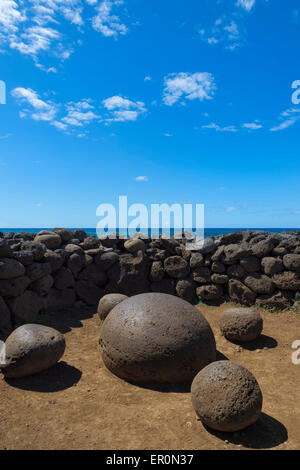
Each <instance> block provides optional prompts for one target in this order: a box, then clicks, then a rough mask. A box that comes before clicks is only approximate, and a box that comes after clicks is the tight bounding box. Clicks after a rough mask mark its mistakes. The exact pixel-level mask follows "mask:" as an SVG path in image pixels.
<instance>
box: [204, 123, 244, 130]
mask: <svg viewBox="0 0 300 470" xmlns="http://www.w3.org/2000/svg"><path fill="white" fill-rule="evenodd" d="M201 127H202V129H213V130H215V131H217V132H237V128H236V126H225V127H221V126H219V125H218V124H216V123H214V122H212V123H211V124H205V125H204V126H201Z"/></svg>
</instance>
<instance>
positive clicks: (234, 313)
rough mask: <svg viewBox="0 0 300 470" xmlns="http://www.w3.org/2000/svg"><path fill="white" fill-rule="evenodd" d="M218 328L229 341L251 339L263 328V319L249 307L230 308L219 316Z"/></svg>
mask: <svg viewBox="0 0 300 470" xmlns="http://www.w3.org/2000/svg"><path fill="white" fill-rule="evenodd" d="M219 326H220V329H221V331H222V333H223V335H224V336H225V338H227V339H229V340H231V341H241V342H247V341H253V340H254V339H256V338H257V337H258V336H259V335H260V334H261V332H262V330H263V319H262V317H261V316H260V314H259V313H258V312H256V310H253V309H251V308H230V309H228V310H225V311H224V312H223V313H222V314H221V315H220V318H219Z"/></svg>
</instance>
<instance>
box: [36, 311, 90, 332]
mask: <svg viewBox="0 0 300 470" xmlns="http://www.w3.org/2000/svg"><path fill="white" fill-rule="evenodd" d="M96 311H97V306H95V305H93V306H91V307H86V308H81V309H78V308H69V309H66V310H62V311H59V312H53V313H45V314H41V315H39V317H38V321H37V322H36V323H40V324H42V325H45V326H51V327H52V328H55V329H56V330H58V331H60V332H61V333H63V334H64V333H68V332H69V331H71V330H72V329H73V328H82V327H83V324H82V320H87V319H88V318H92V317H93V315H94V314H95V312H96Z"/></svg>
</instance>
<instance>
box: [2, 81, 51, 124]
mask: <svg viewBox="0 0 300 470" xmlns="http://www.w3.org/2000/svg"><path fill="white" fill-rule="evenodd" d="M11 95H12V96H13V97H14V98H16V99H17V100H18V101H19V103H20V104H23V105H25V108H24V109H23V110H22V111H21V112H20V116H21V117H22V118H23V117H31V119H34V120H35V121H52V120H53V119H54V118H55V116H56V114H57V107H56V105H55V104H54V103H52V102H50V101H48V102H47V101H43V100H41V99H40V98H39V96H38V94H37V93H36V92H35V91H34V90H31V89H30V88H22V87H19V88H15V89H14V90H12V92H11ZM28 105H29V109H28Z"/></svg>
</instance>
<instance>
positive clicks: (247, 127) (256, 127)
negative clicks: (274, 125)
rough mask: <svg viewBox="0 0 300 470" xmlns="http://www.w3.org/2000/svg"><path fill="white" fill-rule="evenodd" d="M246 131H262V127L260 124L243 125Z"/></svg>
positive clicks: (247, 123) (249, 123)
mask: <svg viewBox="0 0 300 470" xmlns="http://www.w3.org/2000/svg"><path fill="white" fill-rule="evenodd" d="M242 127H244V128H245V129H250V130H252V131H256V130H258V129H262V127H263V126H262V125H261V124H258V123H257V122H246V123H245V124H243V125H242Z"/></svg>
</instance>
